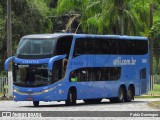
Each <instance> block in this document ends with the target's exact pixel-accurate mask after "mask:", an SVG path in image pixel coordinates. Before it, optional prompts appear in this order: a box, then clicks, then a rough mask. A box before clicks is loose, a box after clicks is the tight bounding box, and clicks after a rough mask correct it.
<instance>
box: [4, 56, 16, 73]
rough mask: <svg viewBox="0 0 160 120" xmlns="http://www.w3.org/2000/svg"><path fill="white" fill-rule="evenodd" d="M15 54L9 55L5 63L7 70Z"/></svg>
mask: <svg viewBox="0 0 160 120" xmlns="http://www.w3.org/2000/svg"><path fill="white" fill-rule="evenodd" d="M14 58H15V56H12V57H9V58H8V59H7V60H6V61H5V63H4V70H5V71H7V70H8V66H9V63H10V62H11V61H12V60H14Z"/></svg>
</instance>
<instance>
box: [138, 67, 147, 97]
mask: <svg viewBox="0 0 160 120" xmlns="http://www.w3.org/2000/svg"><path fill="white" fill-rule="evenodd" d="M140 86H141V90H140V91H141V94H144V93H147V76H146V68H143V69H141V70H140Z"/></svg>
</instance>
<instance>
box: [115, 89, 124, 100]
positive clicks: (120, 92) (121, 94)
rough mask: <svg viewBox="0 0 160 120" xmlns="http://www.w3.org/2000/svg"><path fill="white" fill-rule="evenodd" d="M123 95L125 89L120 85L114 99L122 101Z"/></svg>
mask: <svg viewBox="0 0 160 120" xmlns="http://www.w3.org/2000/svg"><path fill="white" fill-rule="evenodd" d="M124 96H125V90H124V88H123V87H120V89H119V93H118V97H117V99H116V101H117V102H123V101H124Z"/></svg>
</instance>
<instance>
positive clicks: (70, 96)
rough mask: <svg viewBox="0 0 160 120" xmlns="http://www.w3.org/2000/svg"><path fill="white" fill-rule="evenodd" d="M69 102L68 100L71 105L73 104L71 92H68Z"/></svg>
mask: <svg viewBox="0 0 160 120" xmlns="http://www.w3.org/2000/svg"><path fill="white" fill-rule="evenodd" d="M69 100H70V102H71V103H72V102H73V96H72V93H71V92H70V94H69Z"/></svg>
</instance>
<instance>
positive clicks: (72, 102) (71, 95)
mask: <svg viewBox="0 0 160 120" xmlns="http://www.w3.org/2000/svg"><path fill="white" fill-rule="evenodd" d="M65 104H66V105H69V106H70V105H75V104H76V93H75V92H74V91H73V90H69V92H68V96H67V100H66V101H65Z"/></svg>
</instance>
